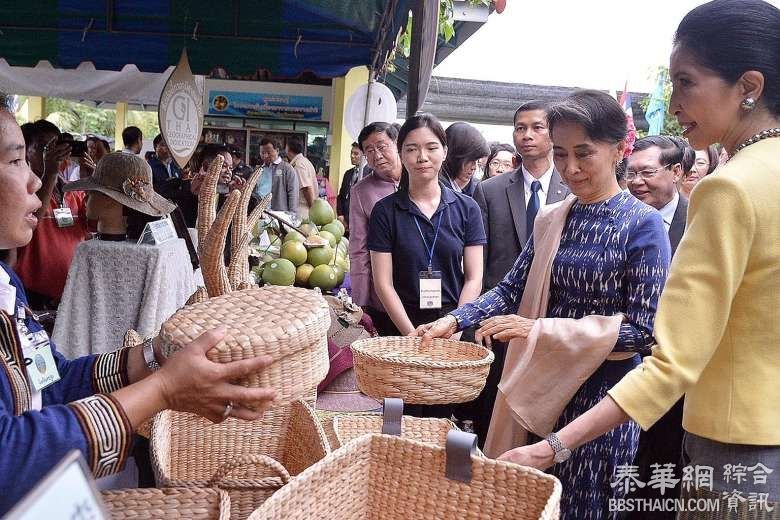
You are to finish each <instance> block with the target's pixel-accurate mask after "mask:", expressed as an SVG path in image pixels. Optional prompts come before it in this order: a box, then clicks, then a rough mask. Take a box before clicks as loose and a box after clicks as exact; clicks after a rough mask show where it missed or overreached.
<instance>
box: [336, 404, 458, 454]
mask: <svg viewBox="0 0 780 520" xmlns="http://www.w3.org/2000/svg"><path fill="white" fill-rule="evenodd" d="M394 401H395V402H394ZM455 429H458V428H457V427H456V426H455V425H454V424H453V423H452V421H450V420H448V419H434V418H420V417H411V416H408V415H403V401H401V400H400V399H385V405H384V410H383V413H382V414H361V415H355V414H348V415H337V416H336V417H334V419H333V432H334V434H335V436H336V440H337V441H338V445H337V446H339V447H340V446H343V445H345V444H347V443H348V442H350V441H353V440H355V439H357V438H358V437H360V436H362V435H367V434H370V433H387V434H391V435H400V436H401V437H403V438H404V439H412V440H415V441H420V442H427V443H430V444H435V445H437V446H444V444H445V442H446V440H447V432H449V431H450V430H455ZM332 447H333V446H332Z"/></svg>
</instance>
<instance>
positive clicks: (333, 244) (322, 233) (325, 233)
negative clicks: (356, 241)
mask: <svg viewBox="0 0 780 520" xmlns="http://www.w3.org/2000/svg"><path fill="white" fill-rule="evenodd" d="M320 237H321V238H325V239H327V240H328V243H329V244H330V247H331V248H332V249H336V237H335V236H333V233H331V232H329V231H320Z"/></svg>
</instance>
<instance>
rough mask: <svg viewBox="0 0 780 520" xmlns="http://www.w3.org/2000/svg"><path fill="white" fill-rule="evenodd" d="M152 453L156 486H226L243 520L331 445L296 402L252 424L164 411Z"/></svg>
mask: <svg viewBox="0 0 780 520" xmlns="http://www.w3.org/2000/svg"><path fill="white" fill-rule="evenodd" d="M151 452H152V464H153V467H154V472H155V477H156V479H157V485H158V486H160V487H216V488H219V489H224V490H226V491H228V493H229V494H230V499H231V518H233V519H241V520H243V519H244V518H246V517H247V515H249V513H251V512H252V511H253V510H254V509H255V508H257V507H258V506H259V505H260V504H262V503H263V501H264V500H265V499H266V498H268V497H269V496H271V494H272V493H273V492H274V491H276V490H277V489H279V488H280V487H282V486H283V485H284V484H286V483H287V481H288V480H289V479H290V474H292V475H296V474H298V473H300V472H301V471H303V470H304V469H306V468H307V467H309V466H310V465H312V464H314V463H315V462H317V461H318V460H320V459H321V458H323V457H324V456H325V455H327V454H328V453H329V452H330V445H329V443H328V441H327V438H326V436H325V432H324V430H323V429H322V426H321V425H320V423H319V421H318V420H317V418H316V416H315V415H314V411H313V410H312V409H311V407H309V406H308V405H307V404H306V403H304V402H302V401H296V402H294V403H293V404H292V405H290V406H286V407H280V408H275V409H271V410H270V411H268V412H266V413H265V415H264V416H263V418H262V419H260V420H257V421H252V422H247V421H241V420H238V419H232V418H231V419H227V420H226V421H224V422H222V423H220V424H212V423H210V422H209V421H207V420H206V419H203V418H201V417H198V416H196V415H193V414H188V413H181V412H172V411H170V410H166V411H164V412H161V413H159V414H158V415H157V417H155V420H154V423H153V425H152V438H151Z"/></svg>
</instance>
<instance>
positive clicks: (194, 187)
mask: <svg viewBox="0 0 780 520" xmlns="http://www.w3.org/2000/svg"><path fill="white" fill-rule="evenodd" d="M205 179H206V174H205V173H196V174H195V176H194V177H193V178H192V182H190V192H192V194H193V195H195V196H196V197H197V196H198V195H200V187H201V186H202V185H203V181H204V180H205Z"/></svg>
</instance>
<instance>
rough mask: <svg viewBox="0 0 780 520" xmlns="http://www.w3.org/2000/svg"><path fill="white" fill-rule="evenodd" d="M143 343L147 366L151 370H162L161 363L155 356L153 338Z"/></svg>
mask: <svg viewBox="0 0 780 520" xmlns="http://www.w3.org/2000/svg"><path fill="white" fill-rule="evenodd" d="M142 345H143V346H142V347H141V348H142V351H143V354H144V362H145V363H146V368H148V369H149V370H150V371H151V372H156V371H158V370H160V364H159V363H158V362H157V358H156V357H155V356H154V343H153V341H152V338H149V339H147V340H144V342H143V344H142Z"/></svg>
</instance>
